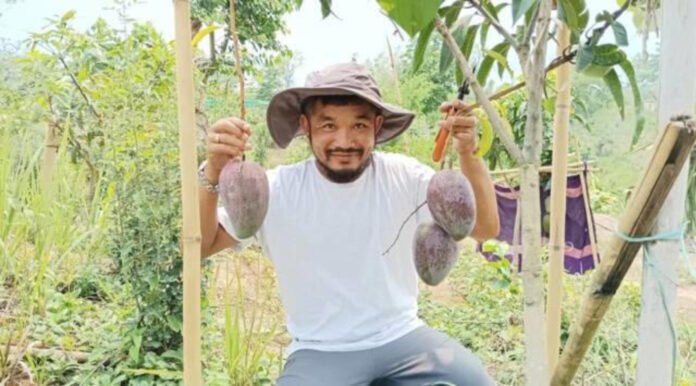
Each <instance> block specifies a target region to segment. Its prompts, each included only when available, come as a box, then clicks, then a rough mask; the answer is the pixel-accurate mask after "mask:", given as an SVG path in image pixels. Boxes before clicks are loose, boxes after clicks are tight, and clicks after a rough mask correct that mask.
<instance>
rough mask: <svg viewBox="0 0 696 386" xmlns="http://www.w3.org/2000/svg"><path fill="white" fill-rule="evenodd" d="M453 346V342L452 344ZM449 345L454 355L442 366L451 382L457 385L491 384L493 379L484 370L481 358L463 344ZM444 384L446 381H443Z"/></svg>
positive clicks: (478, 385)
mask: <svg viewBox="0 0 696 386" xmlns="http://www.w3.org/2000/svg"><path fill="white" fill-rule="evenodd" d="M453 346H454V344H453ZM456 346H458V347H450V349H451V350H453V352H454V355H453V356H452V357H451V358H452V360H451V361H450V362H449V363H447V365H446V366H443V367H444V372H445V373H447V374H448V377H447V378H449V379H451V381H450V382H451V383H453V384H454V385H457V386H491V385H495V381H493V378H492V377H491V376H490V375H489V374H488V372H487V371H486V368H485V366H484V365H483V363H482V362H481V360H480V359H479V358H478V357H476V356H475V355H474V354H473V353H472V352H471V351H469V350H468V349H466V348H464V347H463V346H461V345H459V344H456ZM445 384H446V383H445Z"/></svg>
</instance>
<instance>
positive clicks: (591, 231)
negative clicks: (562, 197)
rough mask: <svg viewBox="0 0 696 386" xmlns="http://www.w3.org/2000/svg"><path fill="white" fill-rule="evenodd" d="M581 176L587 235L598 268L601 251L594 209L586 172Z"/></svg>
mask: <svg viewBox="0 0 696 386" xmlns="http://www.w3.org/2000/svg"><path fill="white" fill-rule="evenodd" d="M579 175H580V187H581V188H582V203H583V204H584V205H585V218H586V221H587V234H588V235H589V236H590V247H591V248H592V261H593V262H594V264H595V266H597V265H598V264H599V255H598V254H599V249H597V240H595V223H594V221H593V218H592V208H591V207H590V187H589V186H588V185H587V178H585V173H584V171H583V172H582V173H580V174H579Z"/></svg>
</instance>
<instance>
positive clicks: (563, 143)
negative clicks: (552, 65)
mask: <svg viewBox="0 0 696 386" xmlns="http://www.w3.org/2000/svg"><path fill="white" fill-rule="evenodd" d="M557 39H558V46H557V48H556V50H557V51H556V52H557V53H558V55H562V54H563V50H565V48H566V47H568V46H569V45H570V30H569V29H568V27H567V26H566V25H565V24H564V23H560V24H559V26H558V34H557ZM570 89H571V76H570V64H564V65H563V66H561V67H559V68H558V70H557V72H556V112H555V114H554V122H553V131H554V132H553V159H552V161H551V164H552V165H553V170H552V172H551V224H550V229H549V278H548V281H549V282H548V290H547V293H546V347H547V353H546V355H547V359H548V362H549V367H548V368H549V371H552V369H553V368H554V367H555V366H556V362H558V352H559V349H560V347H561V299H562V297H561V296H562V294H563V257H564V252H565V217H566V186H567V185H568V171H567V169H568V126H569V124H570V103H571V97H570Z"/></svg>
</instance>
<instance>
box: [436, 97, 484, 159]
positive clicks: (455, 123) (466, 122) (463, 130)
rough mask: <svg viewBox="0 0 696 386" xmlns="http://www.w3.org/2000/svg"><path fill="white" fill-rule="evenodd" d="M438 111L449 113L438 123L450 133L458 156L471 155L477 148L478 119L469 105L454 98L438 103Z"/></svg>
mask: <svg viewBox="0 0 696 386" xmlns="http://www.w3.org/2000/svg"><path fill="white" fill-rule="evenodd" d="M440 112H443V113H447V114H449V116H448V117H447V119H446V120H444V121H440V122H439V124H438V125H439V127H440V128H441V129H445V130H447V131H449V133H450V134H451V135H452V137H453V138H454V148H455V149H456V151H457V153H459V155H460V156H472V155H473V154H474V152H475V151H476V149H477V148H478V134H477V131H476V127H477V126H478V120H477V119H476V116H475V115H474V112H473V111H472V109H471V106H470V105H468V104H466V103H464V102H462V101H460V100H455V101H452V102H445V103H443V104H442V105H440Z"/></svg>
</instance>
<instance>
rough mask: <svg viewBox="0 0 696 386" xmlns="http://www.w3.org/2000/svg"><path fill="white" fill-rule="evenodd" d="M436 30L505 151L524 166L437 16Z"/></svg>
mask: <svg viewBox="0 0 696 386" xmlns="http://www.w3.org/2000/svg"><path fill="white" fill-rule="evenodd" d="M435 28H437V30H438V32H439V33H440V34H441V35H442V37H443V38H444V39H445V43H446V44H447V46H448V47H449V49H450V51H452V54H453V55H454V57H455V58H456V59H457V62H458V63H459V68H460V69H461V70H462V73H464V76H465V77H466V79H467V80H468V81H469V85H470V86H471V89H472V90H473V91H474V95H476V100H477V101H478V103H480V104H481V107H483V110H484V111H485V112H486V114H487V115H488V118H489V119H490V120H491V125H492V126H493V129H494V130H495V132H496V134H497V135H498V137H500V141H501V142H502V143H503V145H504V146H505V149H506V150H507V151H508V153H509V154H510V156H511V157H512V159H513V160H514V161H515V162H517V163H518V164H522V160H523V158H522V152H521V151H520V148H519V147H517V145H516V144H515V141H514V140H513V139H512V137H511V136H510V133H509V132H508V130H507V129H506V126H505V124H504V123H503V119H502V118H501V117H500V114H498V110H496V109H495V107H493V104H492V103H491V101H490V100H489V99H488V95H487V94H486V91H484V90H483V88H482V87H481V85H480V84H479V83H478V81H477V80H476V77H475V76H474V72H473V71H472V69H471V65H470V64H469V62H468V61H467V60H466V57H464V54H463V53H462V51H461V50H460V49H459V46H458V45H457V42H456V41H455V40H454V37H452V33H451V32H450V30H449V29H448V28H447V26H446V25H445V23H444V21H443V20H442V18H440V17H439V16H435Z"/></svg>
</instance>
